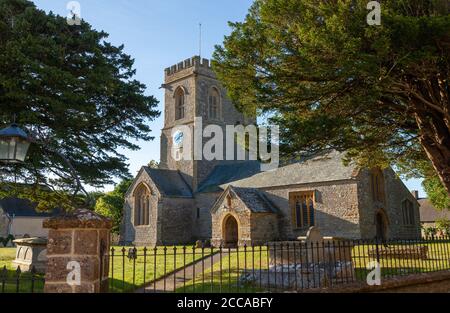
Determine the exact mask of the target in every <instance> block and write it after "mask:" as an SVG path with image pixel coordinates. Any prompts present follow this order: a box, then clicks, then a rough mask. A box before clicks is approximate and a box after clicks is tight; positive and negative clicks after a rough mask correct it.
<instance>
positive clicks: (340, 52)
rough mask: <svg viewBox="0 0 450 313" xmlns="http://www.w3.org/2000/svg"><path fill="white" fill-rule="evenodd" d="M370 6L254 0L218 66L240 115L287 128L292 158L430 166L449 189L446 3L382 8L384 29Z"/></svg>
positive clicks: (409, 168)
mask: <svg viewBox="0 0 450 313" xmlns="http://www.w3.org/2000/svg"><path fill="white" fill-rule="evenodd" d="M367 3H368V1H367V0H342V1H325V0H313V1H312V0H256V1H255V3H254V5H253V6H252V7H251V9H250V11H249V14H248V15H247V17H246V19H245V21H244V22H242V23H230V26H231V28H232V32H231V34H230V35H229V36H227V37H226V38H225V41H224V44H223V46H217V47H216V51H215V53H214V60H213V67H214V69H215V71H216V73H217V75H218V77H219V79H220V80H221V81H222V83H223V85H224V86H225V87H226V88H227V90H228V93H229V96H230V98H231V99H232V100H233V102H235V103H236V105H237V106H238V107H239V108H240V109H241V110H242V111H244V112H246V113H247V114H254V113H255V112H257V113H260V114H265V115H267V116H269V121H270V122H271V123H276V124H278V125H280V131H281V134H280V148H281V152H282V154H283V155H284V156H285V157H289V158H291V157H292V156H296V155H297V156H301V155H304V154H309V153H314V152H317V151H322V150H326V149H337V150H340V151H347V152H348V158H349V159H351V160H354V161H356V162H357V163H359V164H360V165H364V166H369V167H372V166H381V167H386V166H388V165H396V166H397V167H399V168H401V169H402V170H403V172H404V173H406V174H409V175H416V174H419V173H417V172H415V171H416V168H415V166H416V165H417V164H419V163H428V164H430V163H431V165H432V166H433V169H434V175H436V174H437V175H438V177H439V178H440V179H441V181H442V182H444V181H445V183H446V185H445V187H446V188H447V192H450V181H449V180H448V177H447V176H448V173H449V172H450V168H449V165H448V164H450V159H448V158H449V156H450V151H449V150H448V147H450V131H449V129H448V122H447V123H446V122H445V121H448V109H446V105H447V106H448V99H449V87H448V80H447V78H448V76H449V64H450V59H449V58H450V53H449V47H450V40H449V39H450V15H449V14H448V10H447V9H446V4H448V2H447V1H445V0H436V1H422V0H399V1H383V2H382V24H381V26H369V25H368V24H367V14H368V13H369V11H368V10H367V8H366V6H367ZM445 112H447V115H446V113H445ZM425 152H426V153H425ZM446 173H447V174H446ZM422 174H423V173H420V175H422Z"/></svg>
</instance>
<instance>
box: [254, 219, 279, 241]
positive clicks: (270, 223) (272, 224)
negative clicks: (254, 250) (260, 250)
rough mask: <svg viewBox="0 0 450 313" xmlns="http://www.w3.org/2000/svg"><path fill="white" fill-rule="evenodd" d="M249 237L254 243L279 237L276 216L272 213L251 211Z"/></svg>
mask: <svg viewBox="0 0 450 313" xmlns="http://www.w3.org/2000/svg"><path fill="white" fill-rule="evenodd" d="M251 237H252V243H253V244H255V245H263V244H266V243H267V242H268V241H273V240H278V239H280V236H279V232H278V216H277V215H276V214H274V213H253V214H252V216H251Z"/></svg>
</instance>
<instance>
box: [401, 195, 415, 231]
mask: <svg viewBox="0 0 450 313" xmlns="http://www.w3.org/2000/svg"><path fill="white" fill-rule="evenodd" d="M402 216H403V225H414V220H415V218H414V204H413V203H412V202H411V201H409V200H405V201H403V202H402Z"/></svg>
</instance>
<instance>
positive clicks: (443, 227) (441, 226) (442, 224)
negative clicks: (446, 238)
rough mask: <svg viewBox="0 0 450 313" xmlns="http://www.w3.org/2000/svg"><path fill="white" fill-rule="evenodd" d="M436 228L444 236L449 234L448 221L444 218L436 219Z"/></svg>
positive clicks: (449, 223) (449, 226) (449, 225)
mask: <svg viewBox="0 0 450 313" xmlns="http://www.w3.org/2000/svg"><path fill="white" fill-rule="evenodd" d="M436 228H437V229H438V230H439V231H441V232H443V233H445V234H446V235H448V234H450V221H449V220H448V219H445V218H441V219H438V220H437V221H436Z"/></svg>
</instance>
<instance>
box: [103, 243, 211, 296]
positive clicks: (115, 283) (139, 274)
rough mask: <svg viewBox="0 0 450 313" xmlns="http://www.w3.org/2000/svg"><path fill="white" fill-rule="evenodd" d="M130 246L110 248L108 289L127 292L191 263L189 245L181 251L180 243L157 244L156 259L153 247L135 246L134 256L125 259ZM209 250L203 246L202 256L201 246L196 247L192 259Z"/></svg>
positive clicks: (205, 255)
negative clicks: (159, 245)
mask: <svg viewBox="0 0 450 313" xmlns="http://www.w3.org/2000/svg"><path fill="white" fill-rule="evenodd" d="M130 248H132V247H126V248H125V250H123V247H114V257H110V264H109V265H110V270H109V277H110V292H131V291H133V290H135V289H137V288H140V287H143V286H146V285H148V284H149V283H150V282H152V281H154V280H158V279H159V278H161V277H163V276H165V275H168V274H170V273H171V272H173V271H174V270H177V269H180V268H182V267H183V266H184V265H189V264H190V263H192V262H194V253H193V246H190V247H186V249H185V250H184V249H183V247H182V246H175V247H173V246H171V247H169V246H168V247H157V250H156V258H155V250H154V249H153V248H147V252H146V253H144V248H141V247H139V248H136V250H137V258H136V259H134V260H133V259H129V258H128V252H129V249H130ZM164 248H166V250H165V249H164ZM174 251H175V252H176V253H174ZM184 252H185V253H184ZM210 253H211V250H210V249H205V251H204V254H203V255H202V251H201V249H196V251H195V261H198V260H200V259H202V257H207V256H209V255H210ZM110 254H111V252H110ZM113 260H114V261H113ZM155 261H156V263H155ZM155 264H156V267H155ZM144 268H145V270H144Z"/></svg>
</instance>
